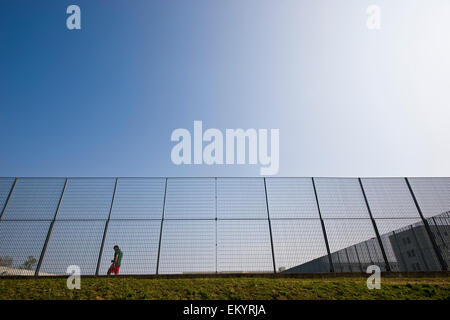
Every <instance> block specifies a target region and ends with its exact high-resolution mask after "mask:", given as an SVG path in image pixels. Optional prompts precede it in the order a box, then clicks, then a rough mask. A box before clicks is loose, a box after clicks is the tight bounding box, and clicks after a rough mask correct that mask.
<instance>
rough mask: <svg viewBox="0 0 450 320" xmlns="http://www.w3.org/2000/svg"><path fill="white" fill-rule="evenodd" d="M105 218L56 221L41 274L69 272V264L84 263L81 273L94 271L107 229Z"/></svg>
mask: <svg viewBox="0 0 450 320" xmlns="http://www.w3.org/2000/svg"><path fill="white" fill-rule="evenodd" d="M105 223H106V222H105V221H104V220H84V221H62V220H60V221H55V224H54V225H53V230H52V233H51V236H50V240H49V242H48V245H47V250H46V251H45V255H44V257H43V261H42V265H41V268H40V270H39V275H40V276H43V275H67V274H66V271H67V267H69V266H71V265H75V266H78V267H80V269H81V275H82V276H83V275H94V274H95V271H96V268H97V262H98V256H99V253H100V246H101V243H102V238H103V231H104V229H105Z"/></svg>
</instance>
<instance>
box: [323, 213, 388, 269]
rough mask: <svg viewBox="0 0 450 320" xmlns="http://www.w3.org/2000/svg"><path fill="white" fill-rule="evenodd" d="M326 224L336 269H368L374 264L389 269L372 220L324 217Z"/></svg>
mask: <svg viewBox="0 0 450 320" xmlns="http://www.w3.org/2000/svg"><path fill="white" fill-rule="evenodd" d="M324 223H325V229H326V232H327V236H328V242H329V245H330V251H331V253H332V260H333V266H334V267H335V271H336V272H365V270H366V269H367V267H368V266H369V265H372V264H375V265H377V266H379V267H380V268H381V270H386V264H385V261H384V259H383V256H382V253H381V248H380V247H379V245H378V242H377V239H376V235H375V231H374V228H373V224H372V222H371V220H370V219H324ZM369 244H370V246H369ZM333 254H334V255H333Z"/></svg>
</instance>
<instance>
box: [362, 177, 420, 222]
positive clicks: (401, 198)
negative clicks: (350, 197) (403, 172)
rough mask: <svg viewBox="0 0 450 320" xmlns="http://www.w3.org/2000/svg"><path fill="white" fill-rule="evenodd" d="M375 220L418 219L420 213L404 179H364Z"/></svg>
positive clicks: (363, 182)
mask: <svg viewBox="0 0 450 320" xmlns="http://www.w3.org/2000/svg"><path fill="white" fill-rule="evenodd" d="M362 184H363V187H364V191H365V193H366V196H367V200H368V202H369V206H370V210H371V212H372V216H373V217H374V218H418V217H420V215H419V212H418V211H417V208H416V206H415V204H414V200H413V198H412V196H411V192H410V191H409V189H408V186H407V184H406V181H405V179H403V178H369V179H362Z"/></svg>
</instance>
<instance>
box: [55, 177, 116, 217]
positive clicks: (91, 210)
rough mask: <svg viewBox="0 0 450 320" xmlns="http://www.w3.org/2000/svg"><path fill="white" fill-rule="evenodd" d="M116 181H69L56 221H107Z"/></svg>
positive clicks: (86, 179) (100, 179)
mask: <svg viewBox="0 0 450 320" xmlns="http://www.w3.org/2000/svg"><path fill="white" fill-rule="evenodd" d="M114 185H115V179H113V178H74V179H69V181H68V182H67V187H66V190H65V192H64V197H63V199H62V202H61V207H60V209H59V212H58V215H57V217H56V219H58V220H63V219H107V218H108V216H109V211H110V208H111V201H112V197H113V191H114Z"/></svg>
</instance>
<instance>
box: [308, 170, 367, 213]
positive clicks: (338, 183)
mask: <svg viewBox="0 0 450 320" xmlns="http://www.w3.org/2000/svg"><path fill="white" fill-rule="evenodd" d="M314 181H315V184H316V190H317V198H318V199H319V204H320V213H321V214H322V218H324V219H327V218H338V219H342V218H344V219H349V218H367V219H370V215H369V212H368V211H367V206H366V203H365V201H364V196H363V194H362V191H361V186H360V185H359V181H358V179H355V178H315V179H314Z"/></svg>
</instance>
